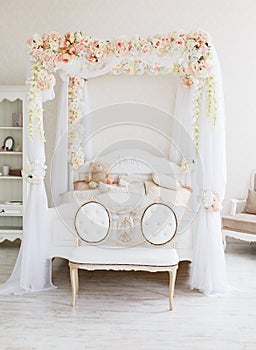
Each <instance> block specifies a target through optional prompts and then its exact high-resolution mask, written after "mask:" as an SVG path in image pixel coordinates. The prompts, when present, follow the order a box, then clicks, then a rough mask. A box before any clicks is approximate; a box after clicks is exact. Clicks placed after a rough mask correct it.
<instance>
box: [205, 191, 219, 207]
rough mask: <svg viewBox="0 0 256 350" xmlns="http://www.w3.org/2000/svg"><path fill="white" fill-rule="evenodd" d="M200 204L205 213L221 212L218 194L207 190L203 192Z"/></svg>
mask: <svg viewBox="0 0 256 350" xmlns="http://www.w3.org/2000/svg"><path fill="white" fill-rule="evenodd" d="M201 203H202V206H203V207H204V208H205V209H206V210H207V211H221V210H222V205H221V198H220V195H219V193H218V192H212V191H209V190H205V191H203V194H202V200H201Z"/></svg>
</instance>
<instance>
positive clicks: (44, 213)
mask: <svg viewBox="0 0 256 350" xmlns="http://www.w3.org/2000/svg"><path fill="white" fill-rule="evenodd" d="M38 98H39V99H40V101H39V103H41V104H42V96H39V97H38ZM24 128H25V145H24V146H25V148H26V150H27V158H28V159H27V160H28V161H29V162H30V163H31V164H32V163H33V162H34V161H39V162H40V163H42V164H44V162H45V149H44V143H43V142H42V141H41V140H40V138H39V137H38V138H36V137H35V138H33V139H31V138H30V136H29V130H28V121H27V120H26V119H25V123H24ZM49 256H50V226H49V221H48V204H47V197H46V192H45V186H44V182H43V180H42V181H41V182H40V183H39V184H35V183H31V184H30V185H29V193H28V198H27V201H26V210H25V216H24V227H23V239H22V243H21V248H20V251H19V255H18V258H17V261H16V264H15V267H14V269H13V272H12V274H11V276H10V278H9V280H8V281H7V282H6V283H4V284H3V285H1V286H0V294H9V293H13V294H23V293H26V292H38V291H43V290H49V289H52V288H55V287H54V286H53V284H52V282H51V270H52V266H51V259H49Z"/></svg>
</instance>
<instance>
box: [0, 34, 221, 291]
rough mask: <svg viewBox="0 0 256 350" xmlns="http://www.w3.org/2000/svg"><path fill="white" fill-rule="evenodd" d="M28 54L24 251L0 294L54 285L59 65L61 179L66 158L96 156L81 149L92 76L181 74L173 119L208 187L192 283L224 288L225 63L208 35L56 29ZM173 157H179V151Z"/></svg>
mask: <svg viewBox="0 0 256 350" xmlns="http://www.w3.org/2000/svg"><path fill="white" fill-rule="evenodd" d="M28 55H29V58H30V76H29V78H28V89H29V90H28V111H27V119H26V131H27V137H26V143H27V145H26V147H27V149H28V159H27V166H26V168H25V169H24V171H23V174H24V176H26V177H27V179H28V181H29V182H30V189H29V196H28V200H27V207H26V215H25V222H24V233H23V241H22V245H21V249H20V252H19V256H18V259H17V262H16V265H15V268H14V270H13V273H12V275H11V277H10V279H9V280H8V281H7V283H6V284H5V285H4V286H2V287H1V290H0V292H2V293H11V292H13V293H24V292H29V291H40V290H47V289H51V288H54V286H53V285H52V282H51V261H50V259H49V250H50V248H49V246H50V229H49V222H48V215H47V211H48V204H47V198H46V192H45V186H44V176H45V169H46V166H45V150H44V142H45V135H44V127H43V102H45V101H47V100H50V99H53V98H54V90H53V88H54V86H55V76H54V73H55V72H57V71H59V73H60V76H61V78H62V94H61V106H62V108H61V111H60V113H59V114H58V121H57V136H56V142H58V140H60V139H61V138H62V137H63V135H64V134H67V135H68V136H67V140H66V145H67V149H66V150H63V153H62V156H61V157H59V158H60V159H61V161H60V164H58V166H55V170H54V171H55V172H57V171H59V172H60V173H61V174H62V177H63V170H65V172H66V173H67V171H66V170H67V166H66V164H67V163H69V166H70V167H72V168H73V169H77V168H79V167H80V166H81V165H82V164H83V163H84V161H85V159H88V158H90V157H91V154H89V153H90V150H87V151H86V150H84V148H83V147H82V143H83V135H82V134H81V132H80V128H79V127H77V125H78V123H77V122H78V121H79V120H80V119H81V118H82V116H83V115H84V114H85V113H86V110H85V109H84V106H85V107H86V105H87V102H88V101H87V100H86V98H87V97H86V80H87V79H90V78H92V77H97V76H101V75H104V74H129V75H142V74H145V73H146V74H153V75H159V74H169V73H174V74H177V75H178V76H179V78H180V80H179V84H178V88H177V98H176V106H175V118H177V119H179V121H180V123H181V124H182V125H183V126H184V127H185V128H186V130H187V132H188V133H189V134H190V135H191V138H192V139H193V142H194V146H195V150H196V155H195V157H199V155H200V158H201V161H202V166H203V177H204V181H203V185H201V187H200V188H199V189H198V192H199V193H200V198H201V199H200V200H201V204H202V205H201V208H200V210H199V212H198V215H197V218H196V230H195V234H194V236H193V239H194V258H193V263H192V273H191V288H197V289H199V290H201V291H202V292H204V293H205V294H207V295H211V294H214V295H216V294H223V293H225V292H226V291H227V283H226V275H225V259H224V253H223V247H222V240H221V219H220V204H219V199H220V200H222V199H223V196H224V189H225V182H226V177H225V173H226V169H225V142H224V141H225V140H224V106H223V94H222V81H221V73H220V68H219V64H218V59H217V55H216V52H215V49H214V46H213V44H212V43H211V40H210V38H209V35H208V34H206V33H201V32H194V33H189V34H187V33H183V32H172V33H169V34H166V35H154V36H152V37H150V38H147V39H143V38H140V37H134V38H132V39H127V38H120V39H113V40H98V39H93V38H91V37H89V36H85V35H83V34H82V33H81V32H74V33H70V32H69V33H67V34H65V35H64V36H61V35H59V34H58V33H56V32H51V33H46V34H43V35H38V34H35V35H34V36H33V38H31V39H30V40H28ZM173 134H175V130H174V131H173ZM185 142H186V141H185V140H180V148H181V150H186V147H187V146H186V144H185ZM86 152H89V153H88V154H85V153H86ZM185 153H186V151H185ZM172 160H174V161H176V162H180V159H178V155H177V154H175V152H173V154H172ZM195 172H196V171H195ZM66 176H68V175H66ZM65 183H67V181H64V182H63V184H65ZM56 186H57V185H56ZM63 186H64V187H65V186H66V185H63ZM63 186H62V188H58V190H57V192H58V193H60V192H61V191H62V192H63V191H64V190H65V188H63ZM35 271H36V274H35Z"/></svg>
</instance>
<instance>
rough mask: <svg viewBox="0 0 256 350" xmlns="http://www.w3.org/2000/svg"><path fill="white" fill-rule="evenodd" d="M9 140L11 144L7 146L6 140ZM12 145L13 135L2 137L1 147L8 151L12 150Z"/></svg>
mask: <svg viewBox="0 0 256 350" xmlns="http://www.w3.org/2000/svg"><path fill="white" fill-rule="evenodd" d="M9 140H10V141H11V143H12V144H11V147H8V146H7V142H8V141H9ZM13 147H14V139H13V137H11V136H7V137H6V138H5V139H4V144H3V149H4V150H6V151H9V152H10V151H12V150H13Z"/></svg>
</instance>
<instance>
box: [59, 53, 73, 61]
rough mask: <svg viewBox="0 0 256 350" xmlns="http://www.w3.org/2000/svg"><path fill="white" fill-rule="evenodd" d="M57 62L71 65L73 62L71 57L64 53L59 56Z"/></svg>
mask: <svg viewBox="0 0 256 350" xmlns="http://www.w3.org/2000/svg"><path fill="white" fill-rule="evenodd" d="M57 61H59V62H64V63H69V62H70V61H71V56H70V55H69V54H68V53H63V54H61V55H59V56H58V58H57Z"/></svg>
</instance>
